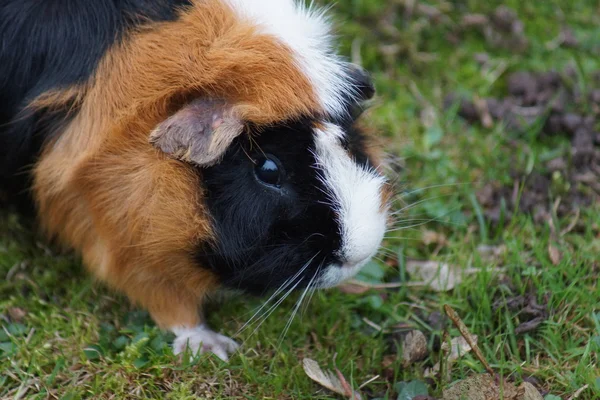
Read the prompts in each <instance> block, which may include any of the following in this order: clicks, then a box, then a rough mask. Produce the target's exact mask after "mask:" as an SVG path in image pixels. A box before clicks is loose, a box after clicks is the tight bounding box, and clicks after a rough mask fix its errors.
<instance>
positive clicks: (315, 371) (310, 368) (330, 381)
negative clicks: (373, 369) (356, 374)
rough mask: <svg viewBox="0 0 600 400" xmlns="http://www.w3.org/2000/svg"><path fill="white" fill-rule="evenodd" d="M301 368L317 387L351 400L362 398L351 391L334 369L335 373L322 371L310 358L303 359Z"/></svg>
mask: <svg viewBox="0 0 600 400" xmlns="http://www.w3.org/2000/svg"><path fill="white" fill-rule="evenodd" d="M302 366H303V368H304V372H306V375H308V377H309V378H310V379H312V380H313V381H315V382H317V383H318V384H319V385H321V386H323V387H325V388H327V389H329V390H331V391H332V392H335V393H337V394H341V395H342V396H345V397H347V398H349V399H351V400H361V399H362V397H361V396H360V394H359V393H358V392H357V391H355V390H352V388H351V386H350V384H349V383H348V381H347V380H346V378H345V377H344V376H343V375H342V373H341V372H340V371H339V370H338V369H337V368H336V372H335V373H334V372H332V371H329V370H325V371H323V370H322V369H321V367H320V366H319V363H317V362H316V361H315V360H311V359H310V358H305V359H304V360H302Z"/></svg>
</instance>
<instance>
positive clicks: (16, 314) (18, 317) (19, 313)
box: [8, 307, 27, 322]
mask: <svg viewBox="0 0 600 400" xmlns="http://www.w3.org/2000/svg"><path fill="white" fill-rule="evenodd" d="M8 315H9V316H10V319H11V320H12V321H14V322H21V321H23V318H25V316H26V315H27V311H25V310H24V309H22V308H20V307H10V308H9V309H8Z"/></svg>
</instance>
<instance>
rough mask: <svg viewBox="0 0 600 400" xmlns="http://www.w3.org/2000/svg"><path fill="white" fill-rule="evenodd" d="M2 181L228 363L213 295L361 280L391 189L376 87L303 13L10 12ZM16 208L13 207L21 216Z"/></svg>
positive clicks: (208, 6)
mask: <svg viewBox="0 0 600 400" xmlns="http://www.w3.org/2000/svg"><path fill="white" fill-rule="evenodd" d="M0 37H1V38H2V46H0V154H1V155H2V158H1V160H0V162H1V165H0V167H1V171H0V174H1V175H0V184H1V185H2V189H3V190H4V191H6V192H11V193H13V194H17V193H21V192H20V189H19V188H20V187H21V186H26V187H27V188H28V189H30V190H29V192H30V193H31V196H32V198H33V201H34V204H35V206H36V211H37V215H38V218H39V222H40V226H41V227H42V228H43V230H44V232H45V233H46V234H47V235H48V237H49V238H52V239H55V240H57V241H58V242H59V243H61V244H62V245H64V246H66V247H68V248H73V249H75V250H76V251H77V252H78V253H79V254H80V255H81V257H82V259H83V262H84V264H85V265H86V267H87V268H88V269H89V270H90V271H91V273H92V274H93V275H94V276H95V277H96V278H98V279H99V280H101V281H103V282H105V283H106V284H108V285H109V286H110V287H112V288H114V289H116V290H119V291H121V292H123V293H125V294H126V295H127V296H128V297H129V299H131V301H133V302H134V303H136V304H138V305H139V306H141V307H144V308H145V309H147V310H148V311H149V312H150V314H151V316H152V317H153V319H154V320H155V321H156V323H157V324H158V326H160V327H161V328H163V329H168V330H171V331H173V332H174V333H175V335H176V339H175V343H174V351H175V352H181V351H182V350H183V349H184V348H185V347H186V346H189V347H190V348H191V350H192V351H201V352H204V351H212V352H214V353H215V354H216V355H217V356H219V357H221V358H223V359H227V357H228V355H229V354H231V352H233V351H234V350H235V349H236V348H237V344H236V343H235V342H234V341H233V340H231V339H229V338H227V337H225V336H222V335H220V334H217V333H215V332H214V331H212V330H210V329H209V328H208V327H207V326H206V325H205V324H204V320H203V317H202V313H201V304H202V301H203V299H204V298H205V297H206V296H207V295H208V294H210V293H211V292H214V291H215V290H217V289H218V288H220V287H221V288H223V287H224V288H230V289H235V290H242V291H247V292H250V293H257V294H262V293H265V292H268V291H271V290H278V289H279V290H286V291H287V290H292V289H297V288H301V287H306V286H308V285H310V286H311V287H315V288H316V287H320V288H325V287H331V286H334V285H336V284H338V283H340V282H342V281H343V280H345V279H347V278H349V277H351V276H353V275H354V274H355V273H356V272H357V271H358V270H359V269H360V268H361V266H363V265H364V264H365V263H366V262H367V261H368V260H369V259H370V258H371V257H372V256H373V255H374V254H375V253H376V252H377V250H378V247H379V245H380V243H381V240H382V238H383V235H384V232H385V229H386V222H387V218H388V202H389V193H390V192H389V188H388V185H387V183H386V180H385V178H384V177H383V176H382V175H381V173H380V171H379V167H378V166H379V161H378V154H377V153H376V151H375V150H374V148H373V146H372V145H371V144H370V143H371V139H370V138H369V137H368V135H366V134H365V133H364V132H363V131H362V130H361V129H360V128H359V126H358V125H357V118H358V114H359V112H357V110H358V111H360V109H361V107H362V105H363V103H364V101H366V100H368V99H369V98H370V97H372V96H373V94H374V89H373V86H372V84H371V82H370V80H369V77H368V75H367V74H366V73H365V72H364V71H363V70H362V69H361V68H359V67H357V66H354V65H352V64H349V63H347V62H345V61H343V60H342V59H341V58H340V57H339V56H338V55H336V54H335V53H334V51H333V44H332V39H331V33H330V26H329V22H328V19H327V17H326V15H325V14H324V13H323V11H322V10H319V9H316V8H314V7H311V8H307V7H305V6H304V5H301V4H299V3H297V2H295V1H293V0H254V1H253V0H126V1H117V0H87V1H84V0H80V1H70V0H53V1H37V0H5V1H3V2H2V3H1V4H0ZM19 201H20V200H19Z"/></svg>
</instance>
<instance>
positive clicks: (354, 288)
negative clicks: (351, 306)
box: [338, 282, 369, 294]
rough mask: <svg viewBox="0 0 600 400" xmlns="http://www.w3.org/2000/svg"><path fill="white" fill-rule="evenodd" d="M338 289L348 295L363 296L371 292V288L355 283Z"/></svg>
mask: <svg viewBox="0 0 600 400" xmlns="http://www.w3.org/2000/svg"><path fill="white" fill-rule="evenodd" d="M338 289H339V290H340V291H341V292H342V293H348V294H363V293H365V292H367V291H368V290H369V287H367V286H361V285H356V284H354V283H350V282H348V283H344V284H342V285H339V286H338Z"/></svg>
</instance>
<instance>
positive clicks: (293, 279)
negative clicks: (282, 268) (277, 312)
mask: <svg viewBox="0 0 600 400" xmlns="http://www.w3.org/2000/svg"><path fill="white" fill-rule="evenodd" d="M319 253H320V252H318V253H317V254H315V255H314V256H313V257H312V258H311V259H310V260H308V262H306V263H305V264H304V266H302V268H300V270H299V271H298V272H296V274H295V275H294V276H292V277H291V278H288V279H287V280H286V281H285V282H284V283H283V284H282V285H281V286H280V287H279V288H278V289H277V290H276V291H275V293H273V294H272V295H271V296H270V297H269V299H267V301H265V302H264V304H263V305H262V306H261V307H260V308H259V309H258V311H256V313H254V315H253V316H252V317H251V318H250V319H249V320H248V321H247V322H246V323H245V324H244V325H243V326H242V327H241V328H240V329H239V330H238V331H237V333H236V335H237V334H240V333H241V332H242V331H244V330H245V329H247V328H248V327H249V326H250V325H251V324H252V321H254V320H255V319H257V317H258V320H260V319H261V318H262V317H263V316H264V315H265V314H267V313H268V315H267V316H266V317H265V318H264V319H266V318H268V316H269V315H270V312H273V310H274V307H277V306H278V305H279V304H281V302H283V300H285V298H286V297H287V296H289V294H290V293H291V292H292V291H293V290H294V289H295V288H296V286H298V284H299V283H300V282H301V281H302V277H301V278H300V279H298V282H296V284H295V285H294V286H293V287H292V288H291V289H290V290H288V292H287V293H285V295H284V296H282V297H281V298H280V299H279V300H277V302H275V304H274V305H272V306H271V308H269V309H268V310H267V311H266V312H264V313H263V314H262V315H259V314H260V312H261V311H262V310H263V309H264V308H265V307H266V306H267V305H268V304H269V303H270V302H271V300H273V299H274V298H275V297H276V296H277V295H278V294H279V293H281V292H282V291H284V290H285V289H286V288H287V287H288V286H290V285H291V284H292V283H293V282H294V281H296V279H297V278H298V277H299V276H300V275H301V274H302V273H303V272H304V271H305V270H306V268H308V266H309V265H310V263H311V262H312V261H313V260H314V259H315V257H317V256H318V255H319ZM272 309H273V310H272ZM269 311H270V312H269ZM263 322H264V320H263ZM261 324H262V322H261ZM259 326H260V324H259ZM257 328H258V327H257Z"/></svg>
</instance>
